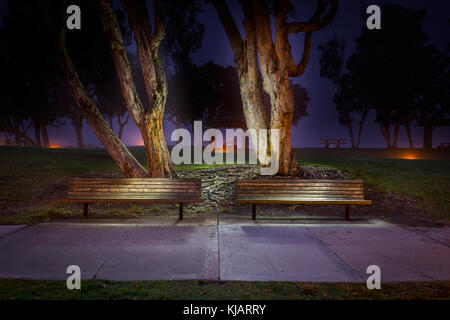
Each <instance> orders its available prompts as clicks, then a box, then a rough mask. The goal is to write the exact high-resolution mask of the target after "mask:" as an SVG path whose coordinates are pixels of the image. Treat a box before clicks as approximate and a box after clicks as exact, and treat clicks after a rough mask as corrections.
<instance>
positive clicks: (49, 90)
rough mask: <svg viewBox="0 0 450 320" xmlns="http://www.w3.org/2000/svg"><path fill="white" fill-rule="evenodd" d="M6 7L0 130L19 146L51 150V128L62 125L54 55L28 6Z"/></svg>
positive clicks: (1, 41)
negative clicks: (10, 136)
mask: <svg viewBox="0 0 450 320" xmlns="http://www.w3.org/2000/svg"><path fill="white" fill-rule="evenodd" d="M7 5H8V15H7V16H6V17H5V18H4V26H3V27H2V28H1V30H0V46H1V52H0V63H1V65H2V68H1V70H2V72H1V75H0V78H1V79H0V81H1V83H2V86H1V88H0V100H1V103H0V104H1V108H2V112H1V118H2V120H1V129H0V130H2V131H3V132H5V133H7V134H9V135H12V136H14V140H15V141H16V144H18V145H25V146H30V145H32V146H38V147H41V146H44V147H48V146H49V145H50V141H49V136H48V132H47V129H48V127H49V126H59V125H62V124H63V122H62V121H60V118H61V117H62V113H61V110H59V108H58V105H57V100H56V91H57V87H58V80H59V79H58V75H57V72H56V70H57V69H56V65H55V54H54V52H53V51H52V50H51V48H49V47H48V44H49V40H48V39H47V38H46V30H45V29H44V28H43V26H42V23H39V18H38V17H36V15H34V13H33V11H32V9H31V7H30V5H29V3H27V2H17V1H8V3H7ZM36 48H40V49H39V50H36ZM31 128H32V129H33V131H34V139H33V138H32V136H31V135H30V133H29V131H30V129H31Z"/></svg>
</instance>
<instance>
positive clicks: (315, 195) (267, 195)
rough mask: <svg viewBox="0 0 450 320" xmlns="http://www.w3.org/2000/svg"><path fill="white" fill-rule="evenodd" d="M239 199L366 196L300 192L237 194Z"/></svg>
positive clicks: (359, 194) (360, 195)
mask: <svg viewBox="0 0 450 320" xmlns="http://www.w3.org/2000/svg"><path fill="white" fill-rule="evenodd" d="M236 196H237V197H256V198H257V197H262V196H265V197H270V196H280V197H285V198H287V197H297V198H298V197H305V198H307V197H317V196H322V197H337V196H340V197H360V198H361V197H363V196H364V194H362V193H340V192H327V193H323V192H315V193H314V192H298V193H290V192H277V193H275V192H273V193H267V194H265V195H263V194H261V193H239V192H238V193H237V194H236Z"/></svg>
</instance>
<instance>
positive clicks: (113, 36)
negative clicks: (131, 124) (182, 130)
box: [98, 0, 144, 124]
mask: <svg viewBox="0 0 450 320" xmlns="http://www.w3.org/2000/svg"><path fill="white" fill-rule="evenodd" d="M98 10H99V13H100V18H101V21H102V24H103V29H104V30H105V33H106V35H107V37H108V40H109V44H110V47H111V51H112V56H113V60H114V65H115V67H116V72H117V76H118V78H119V82H120V87H121V91H122V95H123V100H124V102H125V105H126V107H127V109H128V111H129V112H130V113H131V116H132V117H133V120H134V121H135V122H136V124H139V123H141V121H142V114H143V113H144V108H143V106H142V103H141V101H140V99H139V96H138V93H137V90H136V85H135V83H134V80H133V77H132V73H131V67H130V62H129V60H128V56H127V53H126V51H125V46H124V42H123V37H122V32H121V31H120V26H119V22H118V21H117V17H116V14H115V12H114V9H113V8H112V6H111V3H110V1H109V0H98ZM129 19H130V18H129ZM130 20H131V19H130Z"/></svg>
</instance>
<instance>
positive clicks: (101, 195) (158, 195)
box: [67, 192, 200, 199]
mask: <svg viewBox="0 0 450 320" xmlns="http://www.w3.org/2000/svg"><path fill="white" fill-rule="evenodd" d="M199 196H200V194H189V195H188V194H186V193H138V192H118V193H111V192H68V193H67V197H99V198H104V197H111V198H130V199H132V198H143V199H145V198H155V199H156V198H161V199H163V198H175V199H176V198H179V197H182V198H198V197H199Z"/></svg>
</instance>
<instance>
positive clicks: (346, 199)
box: [236, 179, 372, 220]
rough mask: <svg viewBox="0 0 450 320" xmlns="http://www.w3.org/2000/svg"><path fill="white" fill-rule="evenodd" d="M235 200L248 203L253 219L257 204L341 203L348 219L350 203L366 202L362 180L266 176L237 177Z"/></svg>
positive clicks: (360, 203) (363, 203)
mask: <svg viewBox="0 0 450 320" xmlns="http://www.w3.org/2000/svg"><path fill="white" fill-rule="evenodd" d="M236 202H237V203H238V204H251V205H252V219H253V220H255V219H256V205H257V204H292V205H294V204H320V205H344V206H345V220H350V205H370V204H372V201H371V200H364V192H363V182H362V180H308V179H270V180H237V181H236Z"/></svg>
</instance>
